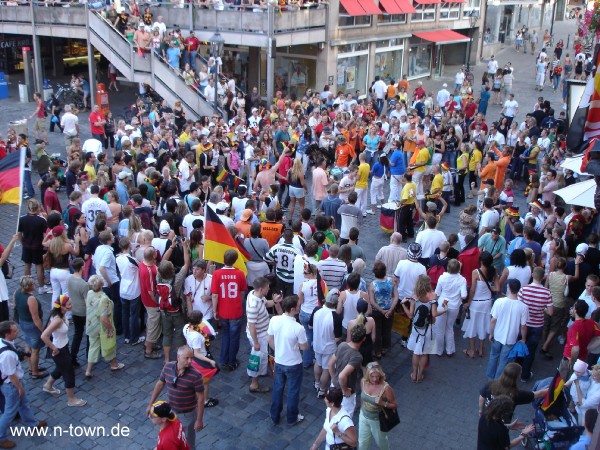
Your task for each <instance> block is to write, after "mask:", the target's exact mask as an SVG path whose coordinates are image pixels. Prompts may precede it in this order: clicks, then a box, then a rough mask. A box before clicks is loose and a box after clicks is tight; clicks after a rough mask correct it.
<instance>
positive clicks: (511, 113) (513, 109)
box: [504, 100, 519, 117]
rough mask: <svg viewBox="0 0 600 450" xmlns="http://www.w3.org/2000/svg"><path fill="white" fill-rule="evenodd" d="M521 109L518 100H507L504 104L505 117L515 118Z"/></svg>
mask: <svg viewBox="0 0 600 450" xmlns="http://www.w3.org/2000/svg"><path fill="white" fill-rule="evenodd" d="M518 107H519V102H517V101H516V100H506V101H505V102H504V108H506V109H505V113H504V114H505V115H506V116H507V117H515V115H516V114H517V108H518Z"/></svg>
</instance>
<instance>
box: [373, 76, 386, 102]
mask: <svg viewBox="0 0 600 450" xmlns="http://www.w3.org/2000/svg"><path fill="white" fill-rule="evenodd" d="M386 90H387V86H386V84H385V81H383V80H378V81H376V82H375V84H373V92H374V93H376V94H377V99H378V100H383V99H385V91H386Z"/></svg>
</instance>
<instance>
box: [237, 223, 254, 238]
mask: <svg viewBox="0 0 600 450" xmlns="http://www.w3.org/2000/svg"><path fill="white" fill-rule="evenodd" d="M251 225H252V222H250V221H247V222H242V221H241V220H240V221H238V222H236V224H235V227H236V228H237V230H238V231H239V232H240V233H241V234H243V235H244V238H250V226H251Z"/></svg>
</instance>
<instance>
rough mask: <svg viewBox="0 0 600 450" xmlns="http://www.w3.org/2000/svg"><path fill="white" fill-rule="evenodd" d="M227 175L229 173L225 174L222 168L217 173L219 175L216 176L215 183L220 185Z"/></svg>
mask: <svg viewBox="0 0 600 450" xmlns="http://www.w3.org/2000/svg"><path fill="white" fill-rule="evenodd" d="M228 175H229V172H227V171H226V170H225V168H222V169H221V171H220V172H219V175H217V178H216V180H217V183H220V182H221V181H223V180H225V179H226V178H227V176H228Z"/></svg>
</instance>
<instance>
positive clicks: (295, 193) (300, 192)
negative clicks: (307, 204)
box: [290, 186, 306, 198]
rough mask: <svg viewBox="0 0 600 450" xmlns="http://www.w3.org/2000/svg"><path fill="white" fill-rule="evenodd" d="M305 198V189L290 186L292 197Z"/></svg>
mask: <svg viewBox="0 0 600 450" xmlns="http://www.w3.org/2000/svg"><path fill="white" fill-rule="evenodd" d="M305 196H306V193H305V192H304V188H301V187H293V186H290V197H294V198H304V197H305Z"/></svg>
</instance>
